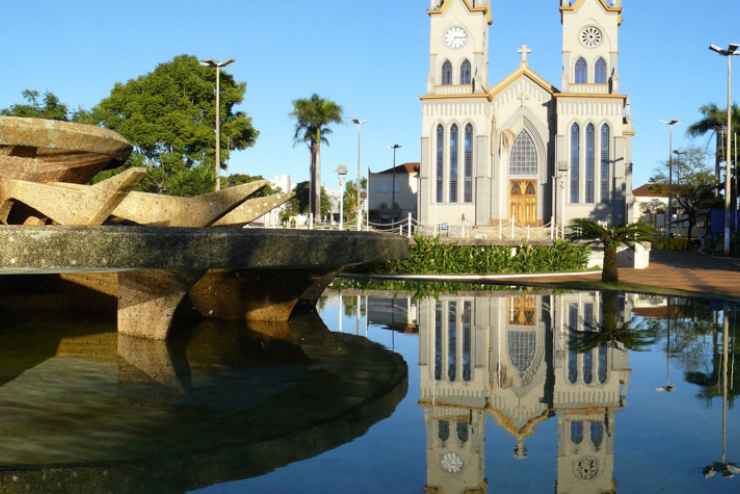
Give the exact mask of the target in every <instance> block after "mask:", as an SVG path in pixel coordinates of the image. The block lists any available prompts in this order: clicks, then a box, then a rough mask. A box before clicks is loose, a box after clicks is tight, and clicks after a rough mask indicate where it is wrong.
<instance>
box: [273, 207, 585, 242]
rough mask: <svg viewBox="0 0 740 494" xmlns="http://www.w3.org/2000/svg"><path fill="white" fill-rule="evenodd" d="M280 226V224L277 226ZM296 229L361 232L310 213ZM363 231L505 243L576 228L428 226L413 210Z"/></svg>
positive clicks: (365, 224)
mask: <svg viewBox="0 0 740 494" xmlns="http://www.w3.org/2000/svg"><path fill="white" fill-rule="evenodd" d="M277 228H280V227H277ZM294 228H297V229H308V230H343V231H348V232H349V231H357V224H356V223H355V222H351V223H349V222H348V223H344V225H343V226H342V227H341V228H340V225H339V224H336V223H332V224H328V223H317V224H315V223H314V222H313V220H312V218H311V217H310V216H309V218H308V221H307V222H306V224H304V225H298V226H295V227H294ZM360 230H361V231H365V232H376V233H384V234H392V235H401V236H404V237H407V238H409V239H410V238H413V237H415V236H424V237H441V238H454V239H463V240H489V241H502V242H511V241H515V242H521V241H527V242H542V241H552V240H557V239H559V238H564V236H565V235H568V234H571V233H573V231H572V229H570V228H569V229H567V230H564V231H563V230H562V229H561V228H560V226H557V225H554V224H553V223H552V222H550V223H547V224H544V225H541V226H532V225H519V224H517V223H516V220H514V219H511V220H502V221H499V222H498V224H495V225H492V226H473V225H466V224H462V225H424V224H422V223H420V222H419V221H418V220H417V219H416V218H414V217H413V215H412V214H411V213H409V214H408V216H407V217H406V218H404V219H399V220H395V221H391V222H387V223H383V222H375V221H367V220H365V221H363V222H362V225H361V227H360Z"/></svg>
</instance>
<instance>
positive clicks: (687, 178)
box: [650, 148, 721, 238]
mask: <svg viewBox="0 0 740 494" xmlns="http://www.w3.org/2000/svg"><path fill="white" fill-rule="evenodd" d="M672 166H673V176H674V178H673V181H672V183H673V184H674V187H673V190H670V191H669V194H671V195H672V196H673V199H674V201H675V203H674V208H675V207H677V208H678V211H679V220H678V222H679V223H687V224H688V238H692V237H693V232H694V228H695V227H696V225H697V223H698V221H699V219H700V218H703V219H704V222H705V224H706V225H708V224H709V223H710V220H709V215H710V211H711V209H712V208H713V207H718V206H720V207H721V203H720V202H718V199H717V196H716V191H717V181H716V177H715V176H714V174H713V173H712V172H711V170H710V169H709V168H708V167H707V165H706V152H705V151H704V150H703V149H701V148H689V149H687V150H686V151H685V152H684V154H683V156H682V157H681V158H676V159H674V160H673V163H672ZM668 169H669V168H668V163H663V164H662V165H661V167H660V168H658V169H657V170H656V173H655V175H654V176H653V177H652V178H651V179H650V181H651V182H652V183H653V184H654V186H655V187H656V188H660V187H665V186H666V185H667V184H668ZM705 233H708V232H705Z"/></svg>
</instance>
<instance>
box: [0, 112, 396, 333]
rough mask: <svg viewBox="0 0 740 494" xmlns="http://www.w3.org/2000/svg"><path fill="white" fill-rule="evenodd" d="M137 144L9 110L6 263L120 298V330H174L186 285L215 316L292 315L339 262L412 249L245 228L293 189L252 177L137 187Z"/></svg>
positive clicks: (1, 153) (4, 140)
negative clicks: (180, 187) (273, 190)
mask: <svg viewBox="0 0 740 494" xmlns="http://www.w3.org/2000/svg"><path fill="white" fill-rule="evenodd" d="M130 152H131V146H130V144H128V143H127V142H126V141H125V139H123V138H122V137H121V136H119V135H118V134H116V133H114V132H111V131H108V130H105V129H100V128H97V127H92V126H87V125H80V124H71V123H64V122H50V121H46V120H38V119H20V118H11V117H2V118H0V223H2V224H4V225H5V226H0V275H3V274H4V275H12V274H15V275H17V274H24V275H49V274H53V275H60V276H61V277H63V278H64V279H65V280H66V281H68V282H72V283H76V284H79V285H83V286H85V287H88V288H91V289H93V290H96V291H98V292H101V293H105V294H106V295H109V296H112V297H115V298H117V301H118V331H119V333H123V334H127V335H131V336H136V337H142V338H149V339H159V340H163V339H167V338H168V336H169V335H170V328H171V323H172V319H173V317H174V314H175V311H176V309H177V307H178V306H179V305H180V303H181V302H182V301H183V300H184V299H185V298H186V296H188V298H189V299H190V301H191V302H192V304H193V305H194V307H195V308H196V309H197V310H198V311H199V312H200V313H201V314H202V315H203V316H204V317H207V318H222V319H247V320H252V321H287V320H288V319H290V318H291V317H293V315H294V314H296V313H297V312H298V311H300V310H301V309H303V308H310V310H313V306H314V305H315V302H316V300H317V299H318V297H319V295H320V294H321V293H322V291H323V290H324V288H326V286H328V284H329V283H330V282H331V281H332V279H333V277H334V274H335V273H336V272H338V271H339V270H341V269H343V268H345V267H347V266H351V265H356V264H362V263H366V262H372V261H377V260H383V259H398V258H401V257H403V256H405V255H406V252H407V243H406V241H405V240H404V239H403V238H401V237H394V236H384V235H377V234H370V233H362V232H357V233H355V232H319V231H306V230H302V231H298V230H265V229H254V228H244V227H245V226H248V225H249V224H250V223H252V222H254V221H255V220H256V219H258V218H260V217H262V216H263V215H265V214H266V213H268V212H270V211H271V210H272V209H274V208H276V207H279V206H280V205H282V204H284V203H285V202H287V201H289V200H290V199H291V198H292V194H290V193H280V194H274V195H270V196H266V197H257V196H256V194H257V193H258V192H259V191H260V190H261V189H263V188H264V187H265V186H266V185H267V182H264V181H258V182H252V183H248V184H244V185H240V186H237V187H231V188H227V189H225V190H222V191H220V192H216V193H211V194H204V195H202V196H198V197H193V198H184V197H174V196H167V195H162V194H150V193H143V192H137V191H135V190H134V189H135V187H136V185H137V184H138V183H139V181H140V180H141V179H142V178H143V177H144V176H145V174H146V170H145V169H142V168H128V169H126V170H125V171H123V172H121V173H119V174H118V175H115V176H113V177H111V178H109V179H108V180H105V181H102V182H100V183H97V184H95V185H86V184H85V182H87V181H88V180H89V179H90V178H91V177H92V176H93V175H94V174H95V173H97V172H98V171H100V170H103V169H106V168H111V167H117V166H120V165H121V164H122V163H123V162H124V161H125V160H126V159H127V157H128V155H129V154H130Z"/></svg>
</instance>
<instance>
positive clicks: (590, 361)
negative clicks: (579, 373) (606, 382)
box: [583, 350, 594, 384]
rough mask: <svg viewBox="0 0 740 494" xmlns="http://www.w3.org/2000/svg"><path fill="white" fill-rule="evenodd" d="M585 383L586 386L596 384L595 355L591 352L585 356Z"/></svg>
mask: <svg viewBox="0 0 740 494" xmlns="http://www.w3.org/2000/svg"><path fill="white" fill-rule="evenodd" d="M583 382H584V383H585V384H591V383H592V382H594V353H593V351H591V350H589V351H587V352H585V353H584V354H583Z"/></svg>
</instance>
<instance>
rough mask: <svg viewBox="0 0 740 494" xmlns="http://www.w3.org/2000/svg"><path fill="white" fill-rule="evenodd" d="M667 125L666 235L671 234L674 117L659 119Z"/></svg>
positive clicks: (675, 122)
mask: <svg viewBox="0 0 740 494" xmlns="http://www.w3.org/2000/svg"><path fill="white" fill-rule="evenodd" d="M661 123H663V124H665V125H667V126H668V220H667V224H668V237H671V236H673V126H674V125H676V124H677V123H679V121H678V120H677V119H675V118H672V119H670V120H661Z"/></svg>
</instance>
